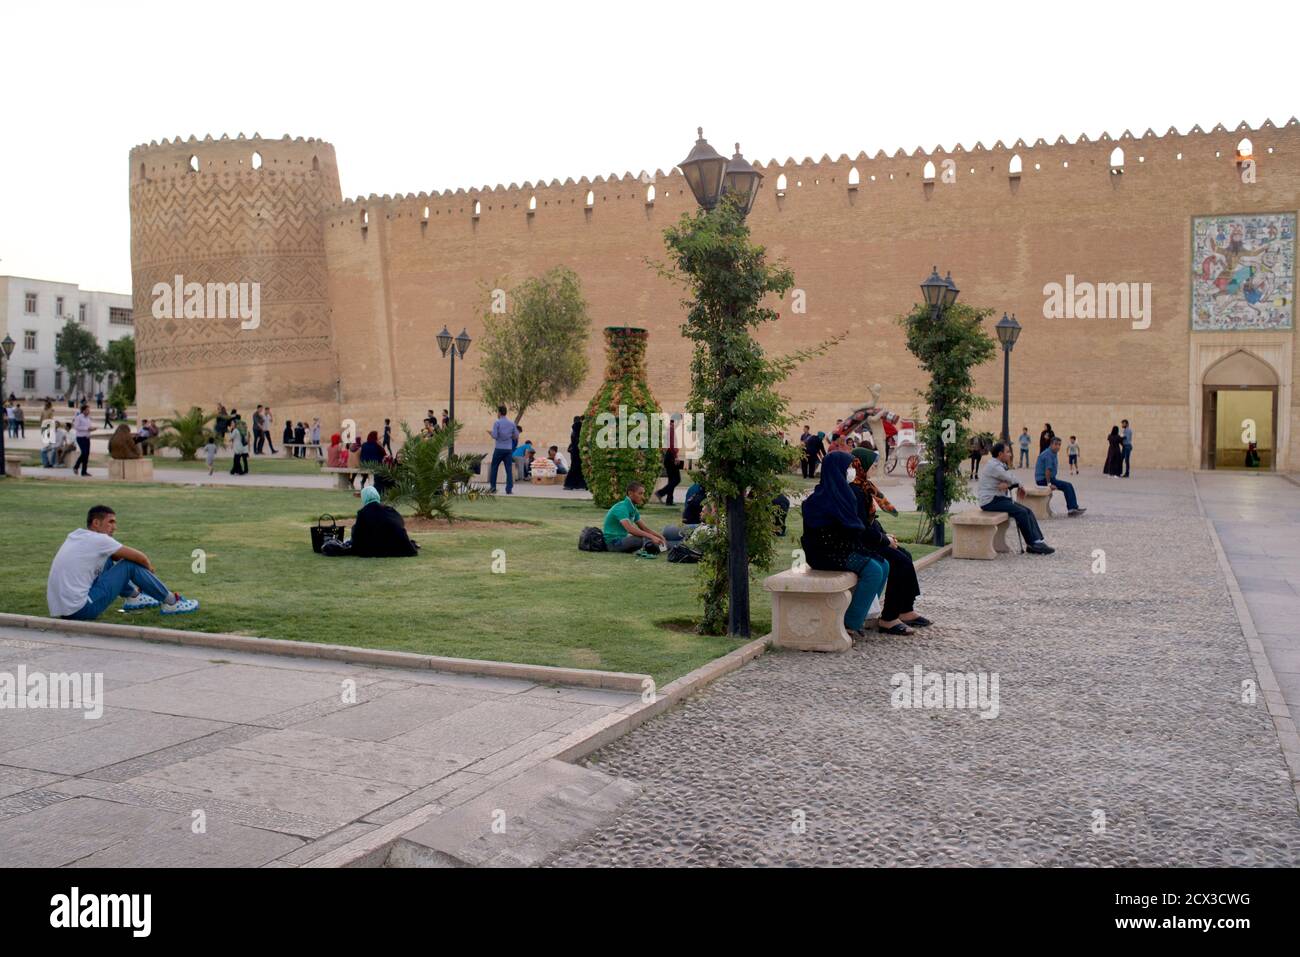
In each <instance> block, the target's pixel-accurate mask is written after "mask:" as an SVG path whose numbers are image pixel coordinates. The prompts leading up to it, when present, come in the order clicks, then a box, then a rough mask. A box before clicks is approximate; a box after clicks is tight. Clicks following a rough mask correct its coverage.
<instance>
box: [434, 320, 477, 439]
mask: <svg viewBox="0 0 1300 957" xmlns="http://www.w3.org/2000/svg"><path fill="white" fill-rule="evenodd" d="M472 341H473V340H471V339H470V337H469V332H468V330H465V329H461V331H460V335H458V336H457V337H456V338H455V339H452V337H451V333H450V332H448V331H447V327H446V326H443V327H442V332H440V333H438V348H439V349H441V350H442V357H443V358H444V359H445V358H447V353H448V352H450V353H451V390H450V392H451V395H450V398H448V400H447V427H448V428H452V427H454V426H455V424H456V354H457V353H460V357H461V358H462V359H463V358H465V353H466V352H468V351H469V344H470V342H472ZM453 342H454V343H455V346H456V347H455V348H454V349H453V348H452V343H453ZM455 454H456V440H455V439H454V438H453V439H452V440H451V441H450V442H449V443H447V455H448V457H450V456H453V455H455Z"/></svg>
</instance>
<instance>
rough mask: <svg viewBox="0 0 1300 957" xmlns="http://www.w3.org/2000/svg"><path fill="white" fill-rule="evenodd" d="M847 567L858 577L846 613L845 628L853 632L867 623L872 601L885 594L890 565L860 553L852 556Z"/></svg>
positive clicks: (846, 563)
mask: <svg viewBox="0 0 1300 957" xmlns="http://www.w3.org/2000/svg"><path fill="white" fill-rule="evenodd" d="M845 565H846V566H847V567H848V569H849V571H851V572H855V573H856V574H857V576H858V583H857V585H856V586H854V589H853V600H852V601H851V602H849V607H848V610H847V611H845V612H844V627H845V628H847V629H849V630H850V631H852V630H855V629H858V628H861V627H862V626H863V625H865V624H866V623H867V612H869V611H871V602H872V599H875V598H879V597H880V595H881V594H883V593H884V591H885V581H886V579H888V578H889V565H888V564H887V563H886V562H885V561H883V560H882V559H879V558H874V557H872V556H871V555H862V554H860V553H858V552H854V553H853V554H852V555H850V556H849V559H848V561H847V562H845Z"/></svg>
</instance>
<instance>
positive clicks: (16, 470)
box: [5, 452, 27, 478]
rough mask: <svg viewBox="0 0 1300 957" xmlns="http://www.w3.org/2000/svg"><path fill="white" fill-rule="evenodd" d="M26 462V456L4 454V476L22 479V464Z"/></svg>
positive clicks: (23, 454)
mask: <svg viewBox="0 0 1300 957" xmlns="http://www.w3.org/2000/svg"><path fill="white" fill-rule="evenodd" d="M26 461H27V454H26V453H22V454H18V453H13V452H6V453H5V475H8V476H9V477H10V478H22V477H23V463H24V462H26Z"/></svg>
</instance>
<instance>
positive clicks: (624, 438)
mask: <svg viewBox="0 0 1300 957" xmlns="http://www.w3.org/2000/svg"><path fill="white" fill-rule="evenodd" d="M649 336H650V334H649V333H648V332H646V331H645V330H644V329H633V328H631V327H623V326H609V327H607V328H606V329H605V346H606V364H605V380H604V381H603V382H602V383H601V384H600V388H599V389H598V390H597V391H596V394H595V395H594V396H592V398H591V401H590V402H589V403H588V404H587V411H586V414H585V415H584V416H583V419H582V432H581V433H580V434H579V438H578V446H579V448H580V449H581V458H582V473H583V475H584V476H585V477H586V479H587V487H588V488H589V489H591V497H592V500H593V501H594V502H595V504H596V506H597V507H598V508H605V509H607V508H609V507H610V506H611V505H613V504H614V503H615V502H617V501H618V500H619V499H621V498H622V497H623V495H624V492H625V490H626V489H627V485H628V483H629V482H631V481H633V480H635V481H638V482H640V483H641V484H643V485H644V486H645V487H646V488H647V489H653V488H654V485H655V479H657V478H658V477H659V472H660V469H661V468H662V466H663V451H662V450H661V449H659V448H657V447H652V446H654V445H655V443H654V442H652V441H651V435H650V431H651V430H650V428H649V421H650V416H652V415H656V414H658V413H659V406H658V404H657V403H656V402H655V399H654V396H653V395H652V394H651V393H650V386H649V385H648V384H647V383H646V367H645V351H646V342H647V340H648V339H649ZM620 411H621V412H622V414H623V416H625V419H624V422H625V423H626V424H625V428H624V430H623V434H621V435H620V434H619V433H620V429H619V416H620ZM638 413H639V415H638ZM642 417H644V418H642ZM638 424H640V427H639V428H638V427H637V426H638ZM660 438H661V443H660V444H662V440H663V438H666V431H665V434H664V436H661V437H660Z"/></svg>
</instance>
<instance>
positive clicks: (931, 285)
mask: <svg viewBox="0 0 1300 957" xmlns="http://www.w3.org/2000/svg"><path fill="white" fill-rule="evenodd" d="M957 292H958V289H957V285H956V283H954V282H953V281H952V273H948V276H947V278H945V279H940V278H939V267H938V266H935V267H934V268H933V269H932V270H931V271H930V277H929V278H928V279H926V281H925V282H923V283H921V293H922V294H923V295H924V296H925V304H926V305H927V306H929V307H930V319H931V321H932V322H935V323H938V321H939V317H940V316H942V315H943V311H944V310H945V309H947V308H948V307H949V306H951V305H952V304H953V303H954V302H956V301H957ZM930 415H931V416H932V418H933V420H934V421H935V422H939V423H940V424H942V422H943V404H942V403H941V402H940V401H939V399H938V398H936V399H935V403H934V406H933V408H931V410H930ZM936 435H937V438H938V444H939V447H938V449H937V450H936V452H937V453H938V454H937V455H936V456H935V460H934V545H935V548H942V547H943V509H944V502H943V484H944V459H945V453H944V448H943V433H942V432H941V431H940V432H938V433H936Z"/></svg>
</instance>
